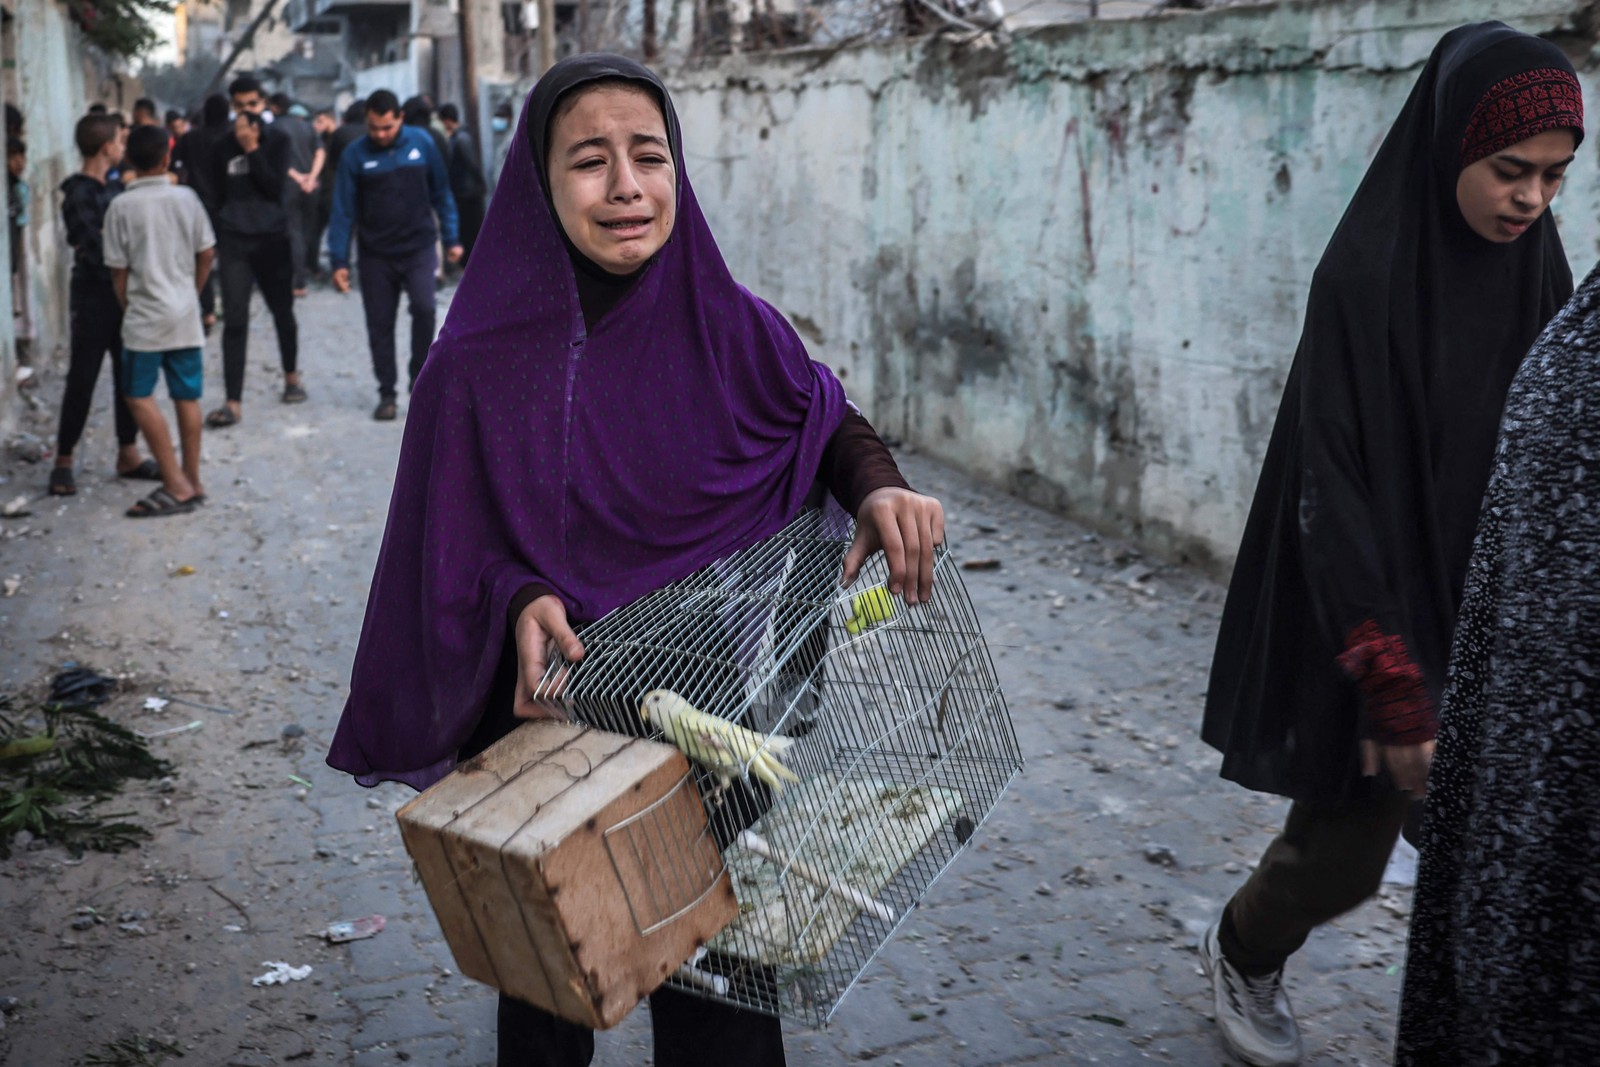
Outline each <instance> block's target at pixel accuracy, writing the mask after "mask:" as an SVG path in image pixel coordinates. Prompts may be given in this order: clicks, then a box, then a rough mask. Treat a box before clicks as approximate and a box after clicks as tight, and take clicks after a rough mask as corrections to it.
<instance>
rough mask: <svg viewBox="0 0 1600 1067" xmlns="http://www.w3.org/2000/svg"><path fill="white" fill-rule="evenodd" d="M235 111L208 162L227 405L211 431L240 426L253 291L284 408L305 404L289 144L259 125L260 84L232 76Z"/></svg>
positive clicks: (209, 419)
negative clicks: (262, 307) (275, 361)
mask: <svg viewBox="0 0 1600 1067" xmlns="http://www.w3.org/2000/svg"><path fill="white" fill-rule="evenodd" d="M228 95H229V96H230V97H231V98H232V101H233V110H234V111H235V112H236V114H235V116H234V120H233V129H232V130H230V131H229V132H228V133H227V134H225V135H223V137H222V138H221V140H219V141H218V142H217V145H216V149H215V151H214V153H213V158H212V162H211V167H212V172H211V173H212V196H213V197H214V198H215V202H214V203H213V204H212V208H213V215H214V218H215V219H216V229H217V252H218V256H217V258H218V259H219V260H221V266H220V267H219V268H218V271H217V273H218V275H219V281H220V284H221V286H222V319H223V324H222V379H223V387H224V389H225V390H226V393H227V403H226V404H224V405H223V406H222V407H220V408H218V409H217V410H215V411H213V412H212V413H211V414H209V415H207V416H206V425H207V426H211V427H213V428H220V427H223V426H233V425H235V424H236V423H237V422H238V421H239V416H240V400H241V399H242V398H243V396H244V367H245V357H246V351H245V347H246V344H247V342H248V340H249V336H250V287H251V285H252V284H254V285H256V286H259V287H260V289H261V298H262V299H263V300H265V301H266V302H267V310H268V311H270V312H272V324H273V326H274V328H276V330H277V333H278V358H279V361H280V362H281V363H282V365H283V402H284V403H285V404H297V403H300V402H301V401H303V400H304V399H305V398H306V391H305V389H304V388H303V387H302V386H301V384H300V373H299V333H298V327H297V326H296V324H295V318H294V255H293V252H292V251H291V249H290V245H289V217H288V215H287V213H286V212H285V211H284V208H283V190H284V183H285V182H287V181H288V180H289V179H288V173H289V139H288V138H287V137H286V136H284V134H283V133H282V132H281V131H277V130H274V129H273V128H272V127H271V126H270V125H268V124H266V123H263V122H262V121H261V112H262V111H263V110H264V109H265V108H266V106H267V98H266V97H265V96H264V95H262V92H261V83H260V82H258V81H256V80H255V79H254V78H250V77H243V78H236V79H234V82H233V84H232V85H229V86H228Z"/></svg>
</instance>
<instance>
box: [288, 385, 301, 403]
mask: <svg viewBox="0 0 1600 1067" xmlns="http://www.w3.org/2000/svg"><path fill="white" fill-rule="evenodd" d="M283 402H284V403H285V404H304V403H305V402H306V391H305V387H304V386H301V385H286V386H284V387H283Z"/></svg>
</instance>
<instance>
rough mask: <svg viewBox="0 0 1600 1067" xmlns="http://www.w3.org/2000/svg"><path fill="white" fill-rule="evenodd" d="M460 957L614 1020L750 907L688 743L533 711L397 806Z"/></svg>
mask: <svg viewBox="0 0 1600 1067" xmlns="http://www.w3.org/2000/svg"><path fill="white" fill-rule="evenodd" d="M398 818H399V820H400V831H401V835H402V836H403V837H404V839H405V843H406V850H407V851H408V852H410V853H411V858H412V859H413V860H414V861H415V862H416V865H417V870H418V872H419V874H420V875H421V878H422V883H423V886H424V887H425V888H426V890H427V893H428V900H429V902H430V903H431V904H432V905H433V910H434V913H435V914H436V915H437V916H438V918H439V925H440V926H441V927H442V928H443V929H444V935H445V939H446V940H447V941H448V942H449V944H450V950H451V952H453V953H454V954H455V958H456V963H457V964H458V965H459V967H460V968H461V973H463V974H465V975H468V976H469V977H471V978H475V979H477V980H478V981H480V982H484V983H486V984H488V985H491V986H493V987H495V988H496V989H498V990H500V991H501V992H504V993H508V994H510V995H511V996H514V997H517V998H519V999H521V1000H525V1001H527V1002H529V1003H531V1004H536V1005H538V1006H539V1007H542V1008H545V1009H546V1010H548V1011H551V1012H553V1013H555V1014H556V1015H559V1016H561V1017H562V1018H564V1019H569V1020H571V1021H572V1022H577V1023H583V1024H585V1025H587V1026H591V1027H594V1028H596V1029H606V1028H608V1027H611V1026H614V1025H616V1024H617V1023H618V1022H620V1021H622V1019H623V1018H624V1017H625V1016H626V1015H627V1014H628V1012H629V1011H631V1010H632V1009H633V1007H634V1005H635V1004H637V1003H638V1002H639V1001H640V1000H641V999H642V998H644V997H645V996H647V995H649V994H650V993H651V992H652V991H654V990H655V989H656V987H658V986H659V985H660V984H661V983H662V982H663V981H664V980H665V979H666V978H667V977H668V976H669V975H671V974H672V973H673V971H675V970H677V968H678V967H679V966H680V965H682V964H683V963H684V962H686V961H687V960H688V959H689V957H690V956H691V955H693V953H694V951H695V950H696V949H697V948H699V947H700V946H702V945H704V944H705V943H706V942H707V941H709V940H710V939H711V937H712V936H713V935H715V934H716V933H717V932H718V931H719V930H721V929H722V928H723V927H724V926H726V925H727V924H728V923H729V922H731V921H732V920H733V919H734V917H735V916H736V915H737V914H738V910H739V906H738V902H737V900H736V899H735V898H734V892H733V885H732V883H731V881H730V879H729V876H728V873H727V870H726V869H725V867H724V864H723V861H722V857H721V856H720V855H719V853H718V851H717V848H716V844H715V842H714V841H713V840H712V838H711V835H710V833H709V831H708V828H707V825H706V816H705V809H704V807H703V806H702V804H701V801H700V796H699V793H698V791H697V790H696V788H695V785H694V782H693V780H692V778H691V777H690V774H689V764H688V761H687V760H686V759H685V758H684V756H683V754H682V753H681V752H679V751H678V750H677V749H676V748H673V747H672V746H670V745H664V744H661V743H659V742H656V741H647V740H644V739H641V738H635V737H625V736H623V735H620V734H612V733H606V732H604V731H600V730H593V729H589V728H587V727H583V726H578V725H574V724H572V723H566V722H529V723H526V724H524V725H523V726H520V727H518V728H517V729H516V730H515V731H513V732H512V733H511V734H509V735H507V736H506V737H504V738H502V739H501V740H500V741H498V742H496V743H495V744H494V745H493V746H491V747H490V748H489V749H487V750H486V751H485V752H483V753H482V754H481V755H479V756H476V757H474V758H473V759H470V760H468V761H466V762H465V763H463V764H461V765H460V766H459V767H457V768H456V770H455V771H453V772H452V773H451V774H450V775H449V776H448V777H447V778H445V779H443V780H442V781H440V782H438V783H437V784H435V785H434V786H433V787H432V788H431V789H429V790H427V791H426V792H424V793H423V794H422V795H420V796H418V797H417V798H416V799H414V800H412V801H411V802H410V803H408V804H407V805H406V806H405V807H403V808H401V809H400V811H399V812H398Z"/></svg>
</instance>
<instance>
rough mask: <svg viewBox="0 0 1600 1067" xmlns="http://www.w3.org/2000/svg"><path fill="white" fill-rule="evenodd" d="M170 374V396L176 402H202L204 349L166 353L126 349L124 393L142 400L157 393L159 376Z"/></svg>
mask: <svg viewBox="0 0 1600 1067" xmlns="http://www.w3.org/2000/svg"><path fill="white" fill-rule="evenodd" d="M162 371H166V374H167V395H168V396H170V397H172V399H174V400H199V399H200V349H198V348H169V349H167V350H166V351H165V352H135V351H134V350H133V349H131V348H124V349H123V350H122V392H123V395H124V396H127V397H131V398H132V399H134V400H139V399H142V398H144V397H147V396H149V395H150V394H152V393H154V392H155V391H156V376H157V375H158V374H160V373H161V372H162Z"/></svg>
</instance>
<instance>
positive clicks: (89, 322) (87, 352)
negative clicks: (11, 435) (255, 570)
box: [50, 115, 160, 496]
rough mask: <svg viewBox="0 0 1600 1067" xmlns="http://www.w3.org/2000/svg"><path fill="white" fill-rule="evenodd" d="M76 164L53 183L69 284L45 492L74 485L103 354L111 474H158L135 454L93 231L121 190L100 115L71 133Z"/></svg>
mask: <svg viewBox="0 0 1600 1067" xmlns="http://www.w3.org/2000/svg"><path fill="white" fill-rule="evenodd" d="M73 140H74V141H76V142H77V145H78V154H79V155H81V156H82V157H83V168H82V169H81V170H80V171H79V172H78V173H76V174H74V175H72V176H71V177H70V178H68V179H67V180H66V181H64V182H62V183H61V221H62V222H63V223H64V224H65V226H66V230H67V243H68V244H69V245H71V246H72V284H71V288H69V289H68V290H67V310H68V311H69V313H70V314H71V318H72V329H71V340H70V349H69V351H70V354H69V356H68V363H67V388H66V391H65V393H64V394H63V395H62V397H61V426H60V430H59V432H58V434H57V436H56V465H55V469H54V470H52V471H51V472H50V493H51V495H52V496H71V495H72V494H74V493H76V492H77V491H78V486H77V482H76V481H75V479H74V476H73V470H72V453H73V450H74V449H76V448H77V447H78V441H79V440H80V439H81V438H82V437H83V427H84V425H85V424H86V423H87V422H88V421H89V408H90V406H91V404H92V403H93V401H94V386H95V382H96V381H98V380H99V378H100V365H101V364H102V363H103V362H104V361H105V357H106V355H107V353H109V354H110V356H111V384H112V392H113V396H112V400H111V409H112V412H113V414H114V415H115V418H116V424H117V474H118V475H119V476H121V477H123V478H147V479H148V478H159V477H160V473H159V472H158V471H157V470H156V465H155V463H154V462H153V461H151V460H147V459H144V458H143V457H141V456H140V455H139V445H138V440H139V428H138V426H137V425H135V424H134V421H133V413H132V412H131V411H129V410H128V405H127V404H126V403H125V402H124V401H123V398H122V375H120V374H118V373H117V361H118V360H120V359H121V358H122V305H120V304H119V303H117V294H116V291H115V290H114V289H112V287H111V271H110V270H109V269H107V267H106V261H105V253H104V246H103V244H102V243H101V236H102V232H103V229H104V226H105V219H106V208H107V206H109V205H110V203H111V199H112V197H114V196H116V195H117V194H118V193H120V192H122V183H121V182H119V181H116V180H115V179H112V178H110V177H109V176H108V175H109V174H110V172H111V171H112V170H113V169H115V168H116V167H117V166H119V165H120V164H121V163H122V131H121V129H120V128H119V127H118V125H117V122H116V120H115V119H112V118H110V117H108V116H106V115H86V116H84V117H83V118H81V119H79V120H78V126H77V128H76V129H75V130H74V131H73Z"/></svg>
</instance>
